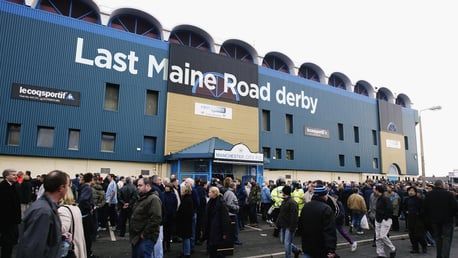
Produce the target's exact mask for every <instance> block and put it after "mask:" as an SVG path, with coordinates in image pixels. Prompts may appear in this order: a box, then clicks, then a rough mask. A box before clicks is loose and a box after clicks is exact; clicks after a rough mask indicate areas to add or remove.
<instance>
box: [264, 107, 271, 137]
mask: <svg viewBox="0 0 458 258" xmlns="http://www.w3.org/2000/svg"><path fill="white" fill-rule="evenodd" d="M262 130H264V131H266V132H269V131H270V111H269V110H264V109H263V110H262Z"/></svg>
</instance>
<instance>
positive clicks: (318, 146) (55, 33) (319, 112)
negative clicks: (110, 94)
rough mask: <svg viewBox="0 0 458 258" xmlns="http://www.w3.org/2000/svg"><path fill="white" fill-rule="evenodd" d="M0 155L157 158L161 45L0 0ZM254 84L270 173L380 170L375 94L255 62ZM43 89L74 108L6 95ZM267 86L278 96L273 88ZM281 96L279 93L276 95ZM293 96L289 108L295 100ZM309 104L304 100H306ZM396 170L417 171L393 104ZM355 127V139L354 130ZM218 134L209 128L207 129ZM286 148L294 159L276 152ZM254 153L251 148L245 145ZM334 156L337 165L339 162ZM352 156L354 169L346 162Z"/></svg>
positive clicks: (408, 114)
mask: <svg viewBox="0 0 458 258" xmlns="http://www.w3.org/2000/svg"><path fill="white" fill-rule="evenodd" d="M0 8H1V9H0V12H1V13H0V14H1V16H0V24H1V25H0V38H1V44H0V56H1V58H0V75H1V76H0V87H1V88H0V89H1V95H0V101H1V102H0V108H1V111H2V112H1V115H0V139H1V140H2V141H1V142H0V154H2V155H17V156H37V157H58V158H75V159H99V160H116V161H131V162H155V163H160V162H164V139H165V127H166V121H165V114H166V112H167V110H166V94H167V81H166V80H163V78H161V77H158V76H153V77H150V76H148V74H147V71H148V57H149V56H155V58H156V59H157V60H162V59H166V58H168V57H169V43H168V42H164V41H161V40H155V39H149V38H145V37H142V36H139V35H135V34H132V33H128V32H122V31H119V30H116V29H112V28H108V27H105V26H101V25H95V24H90V23H86V22H83V21H78V20H75V19H71V18H68V17H63V16H59V15H55V14H51V13H47V12H42V11H40V10H35V9H31V8H27V7H25V6H20V5H14V4H1V5H0ZM78 38H80V39H83V40H84V48H83V55H84V57H85V58H94V57H95V56H96V55H97V53H96V50H97V49H98V48H103V49H106V50H109V51H110V52H111V53H114V52H122V53H125V54H127V55H128V54H129V53H130V52H131V51H133V52H135V56H137V57H138V59H139V60H138V62H136V63H135V69H136V70H137V71H138V73H137V74H133V73H131V72H130V71H129V70H128V69H127V70H126V71H123V72H119V71H116V70H114V69H104V68H99V67H96V66H89V65H84V64H81V63H77V62H75V55H76V48H77V41H78ZM258 73H259V75H258V80H259V81H258V85H259V86H263V85H267V84H269V85H270V92H271V96H270V101H259V102H258V105H259V130H260V132H259V135H260V138H259V148H260V149H259V150H258V151H259V152H262V151H263V149H262V148H263V147H267V148H270V149H271V155H272V156H274V155H275V149H276V148H279V149H281V150H282V156H283V158H282V159H273V158H270V159H269V160H268V162H267V163H266V164H265V168H266V169H270V170H299V171H327V172H349V173H358V172H359V173H369V174H370V173H374V174H380V173H382V174H383V173H386V171H381V166H374V165H373V160H374V158H376V159H378V160H379V161H381V159H382V158H383V157H381V154H380V153H381V151H380V148H381V146H380V144H381V143H380V142H379V140H378V142H377V144H375V145H374V144H373V135H372V131H373V130H375V131H376V133H377V137H378V134H379V132H380V128H379V117H378V106H377V100H376V99H373V98H370V97H367V96H362V95H358V94H356V93H352V92H348V91H345V90H342V89H338V88H334V87H331V86H329V85H324V84H321V83H317V82H314V81H311V80H306V79H304V78H301V77H297V76H293V75H290V74H286V73H281V72H278V71H275V70H271V69H267V68H264V67H259V68H258ZM15 83H16V84H24V85H31V86H35V87H45V88H53V89H58V90H66V91H72V92H78V93H80V103H79V106H71V105H60V104H53V103H47V102H40V101H29V100H23V99H15V98H12V97H11V90H12V85H13V84H15ZM107 83H113V84H117V85H120V88H119V89H120V92H119V96H120V98H119V109H118V111H106V110H104V108H103V104H104V96H105V87H106V84H107ZM147 90H154V91H157V92H158V93H159V97H158V99H159V103H158V112H157V115H156V116H147V115H145V98H146V91H147ZM277 93H278V94H279V95H277ZM288 93H291V94H292V96H295V97H297V96H300V98H306V99H307V100H306V102H308V101H312V102H314V101H316V102H314V103H316V106H315V107H311V106H308V107H305V106H307V105H305V106H302V102H301V101H302V99H301V101H299V102H294V103H293V102H291V103H288V101H285V99H284V98H285V96H286V94H288ZM282 94H284V95H282ZM296 103H299V105H296ZM308 104H310V103H308ZM263 110H268V111H269V112H270V121H271V122H270V126H271V128H270V131H264V130H263V129H262V128H263V126H262V123H263V121H262V111H263ZM286 114H289V115H291V116H292V117H293V132H292V133H291V134H289V133H285V115H286ZM402 120H403V133H404V135H405V138H406V139H408V141H409V142H408V144H407V146H408V148H406V150H405V156H406V157H405V159H406V171H401V172H402V174H403V175H418V161H417V160H416V158H417V157H416V154H417V151H416V150H417V146H416V130H415V125H416V123H417V121H416V120H417V112H416V111H415V110H412V109H409V108H402ZM8 123H17V124H21V125H22V128H21V145H20V146H19V147H17V146H8V145H7V144H6V138H7V125H8ZM339 123H341V124H342V125H343V129H344V130H343V132H344V140H343V141H342V140H339V139H338V124H339ZM38 126H46V127H53V128H55V141H54V147H53V148H43V147H36V144H35V143H36V141H37V139H36V137H37V136H36V135H37V127H38ZM355 126H356V127H358V128H359V143H355V141H354V133H353V128H354V127H355ZM306 127H310V128H314V129H318V130H323V131H326V132H327V133H328V135H327V137H317V136H316V135H315V136H313V135H306V134H305V128H306ZM69 129H79V130H80V132H81V138H80V148H79V150H78V151H73V150H68V148H67V139H68V135H67V134H68V130H69ZM102 132H111V133H116V146H115V151H114V152H113V153H106V152H101V151H100V144H101V139H100V138H101V133H102ZM144 136H151V137H156V139H157V143H156V152H155V153H154V154H152V155H151V154H150V155H145V154H143V153H142V152H138V151H136V148H138V147H139V146H142V145H143V139H144ZM215 136H218V135H215ZM287 149H289V150H294V159H292V160H287V159H285V156H286V153H285V151H286V150H287ZM253 151H256V150H253ZM339 155H344V157H345V165H344V166H341V165H340V164H339ZM355 156H359V157H360V161H361V162H360V166H359V167H357V166H356V164H355Z"/></svg>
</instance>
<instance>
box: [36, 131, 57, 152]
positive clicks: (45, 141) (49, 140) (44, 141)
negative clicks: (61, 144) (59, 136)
mask: <svg viewBox="0 0 458 258" xmlns="http://www.w3.org/2000/svg"><path fill="white" fill-rule="evenodd" d="M53 145H54V128H52V127H44V126H39V127H38V134H37V146H38V147H48V148H50V147H52V146H53Z"/></svg>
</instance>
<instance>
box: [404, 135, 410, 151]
mask: <svg viewBox="0 0 458 258" xmlns="http://www.w3.org/2000/svg"><path fill="white" fill-rule="evenodd" d="M404 148H405V149H406V150H409V137H407V136H404Z"/></svg>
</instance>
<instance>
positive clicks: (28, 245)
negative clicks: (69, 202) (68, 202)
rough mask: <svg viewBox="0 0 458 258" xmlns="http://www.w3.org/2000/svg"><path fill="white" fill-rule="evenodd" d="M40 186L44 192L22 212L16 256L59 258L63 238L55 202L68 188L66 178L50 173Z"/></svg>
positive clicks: (60, 174) (55, 171)
mask: <svg viewBox="0 0 458 258" xmlns="http://www.w3.org/2000/svg"><path fill="white" fill-rule="evenodd" d="M43 186H44V191H45V193H44V194H43V195H42V196H41V197H40V198H38V200H36V201H35V202H33V203H32V205H31V206H30V207H29V209H27V211H26V212H25V213H24V218H23V233H22V235H21V239H20V240H19V245H18V248H17V252H16V256H17V257H34V258H60V257H61V244H62V237H63V235H62V229H61V222H60V219H59V215H58V214H57V207H58V204H57V203H58V202H59V201H60V200H61V199H62V198H64V196H65V193H67V191H68V189H69V188H70V176H69V175H68V174H66V173H64V172H62V171H59V170H54V171H51V172H49V174H48V175H47V176H46V178H45V180H44V181H43Z"/></svg>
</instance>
